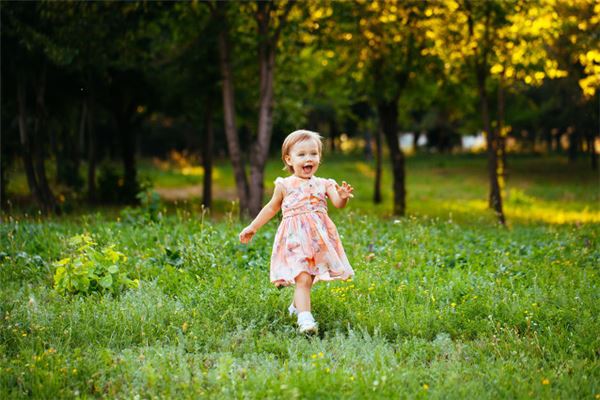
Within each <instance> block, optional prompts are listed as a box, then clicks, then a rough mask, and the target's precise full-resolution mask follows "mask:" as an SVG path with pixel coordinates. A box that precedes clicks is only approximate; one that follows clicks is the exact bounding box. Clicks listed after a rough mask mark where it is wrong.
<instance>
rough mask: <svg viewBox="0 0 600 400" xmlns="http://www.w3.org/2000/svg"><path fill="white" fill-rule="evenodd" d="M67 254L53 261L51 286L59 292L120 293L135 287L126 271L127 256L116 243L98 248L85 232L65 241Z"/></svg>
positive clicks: (134, 280)
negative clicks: (53, 268) (67, 249)
mask: <svg viewBox="0 0 600 400" xmlns="http://www.w3.org/2000/svg"><path fill="white" fill-rule="evenodd" d="M68 247H69V252H68V256H67V257H65V258H63V259H61V260H59V261H57V262H55V263H54V266H55V267H56V272H55V274H54V289H55V290H56V291H57V292H58V293H60V294H62V295H67V294H82V295H88V294H90V293H92V292H100V293H112V294H115V295H116V294H119V293H121V292H122V291H123V290H125V289H128V288H135V287H137V286H138V284H139V281H138V280H137V279H130V278H129V277H128V275H127V272H126V271H125V262H126V261H127V257H126V256H125V255H124V254H123V253H120V252H118V251H116V250H115V249H114V248H115V245H110V246H105V247H103V248H102V249H100V250H98V249H97V243H95V242H94V241H93V240H92V237H91V236H89V235H88V234H86V233H84V234H81V235H77V236H73V237H72V238H70V239H69V242H68Z"/></svg>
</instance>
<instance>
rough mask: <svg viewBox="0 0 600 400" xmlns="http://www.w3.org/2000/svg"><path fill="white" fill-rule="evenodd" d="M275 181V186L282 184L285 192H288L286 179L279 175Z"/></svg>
mask: <svg viewBox="0 0 600 400" xmlns="http://www.w3.org/2000/svg"><path fill="white" fill-rule="evenodd" d="M273 183H274V184H275V186H276V187H277V185H279V186H281V188H282V189H283V191H284V192H286V191H287V190H286V187H285V180H284V179H283V178H281V177H277V178H276V179H275V180H274V181H273Z"/></svg>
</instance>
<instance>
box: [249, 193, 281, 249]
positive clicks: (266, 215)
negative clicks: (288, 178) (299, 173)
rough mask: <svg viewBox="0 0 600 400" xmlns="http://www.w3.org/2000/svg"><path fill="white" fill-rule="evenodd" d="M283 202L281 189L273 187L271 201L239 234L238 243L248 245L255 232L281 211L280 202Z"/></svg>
mask: <svg viewBox="0 0 600 400" xmlns="http://www.w3.org/2000/svg"><path fill="white" fill-rule="evenodd" d="M282 201H283V189H282V187H281V186H280V185H275V191H274V192H273V197H272V198H271V200H270V201H269V202H268V203H267V204H266V205H265V206H264V207H263V209H262V210H260V212H259V213H258V215H257V216H256V218H254V221H252V222H251V223H250V225H248V226H247V227H245V228H244V230H243V231H242V232H240V242H242V243H248V242H249V241H250V240H251V239H252V237H253V236H254V234H255V233H256V231H258V230H259V229H260V228H261V227H262V226H263V225H264V224H266V223H267V222H269V220H270V219H271V218H273V217H274V216H275V215H276V214H277V213H278V212H279V210H280V209H281V202H282Z"/></svg>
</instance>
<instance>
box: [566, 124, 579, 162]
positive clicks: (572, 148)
mask: <svg viewBox="0 0 600 400" xmlns="http://www.w3.org/2000/svg"><path fill="white" fill-rule="evenodd" d="M567 135H568V136H567V137H568V139H569V150H568V152H567V155H568V159H569V164H571V163H574V162H575V160H577V155H578V154H577V153H578V150H579V136H580V135H579V131H578V129H577V128H575V127H569V128H568V129H567Z"/></svg>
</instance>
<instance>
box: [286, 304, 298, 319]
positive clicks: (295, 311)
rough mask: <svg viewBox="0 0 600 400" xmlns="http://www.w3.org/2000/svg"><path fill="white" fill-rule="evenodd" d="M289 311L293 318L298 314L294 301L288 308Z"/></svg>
mask: <svg viewBox="0 0 600 400" xmlns="http://www.w3.org/2000/svg"><path fill="white" fill-rule="evenodd" d="M288 311H289V313H290V317H293V316H294V315H297V314H298V310H297V309H296V307H295V306H294V301H293V300H292V304H290V306H289V307H288Z"/></svg>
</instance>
